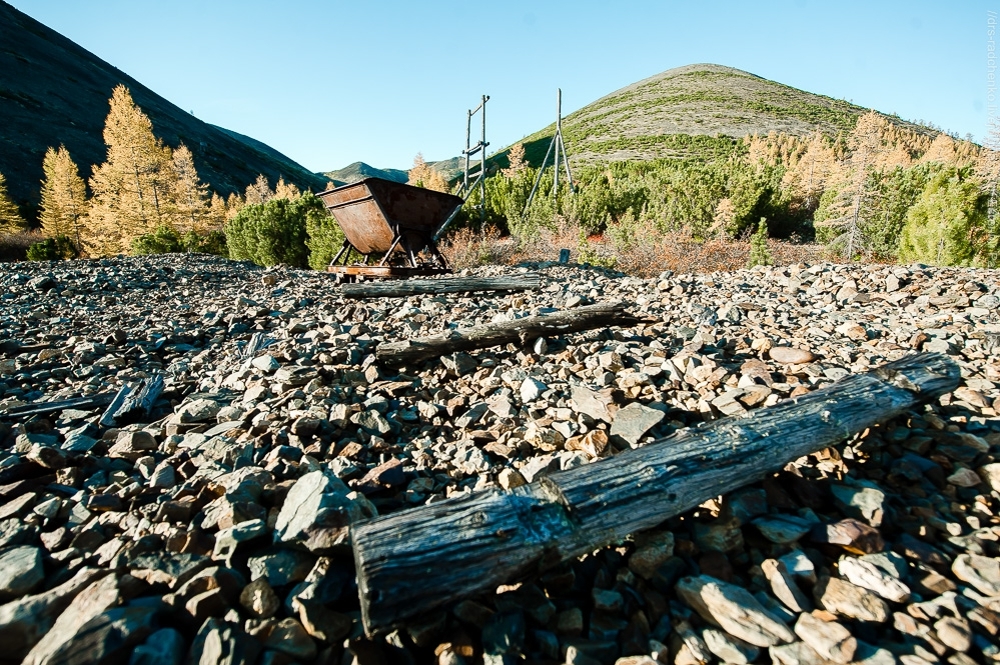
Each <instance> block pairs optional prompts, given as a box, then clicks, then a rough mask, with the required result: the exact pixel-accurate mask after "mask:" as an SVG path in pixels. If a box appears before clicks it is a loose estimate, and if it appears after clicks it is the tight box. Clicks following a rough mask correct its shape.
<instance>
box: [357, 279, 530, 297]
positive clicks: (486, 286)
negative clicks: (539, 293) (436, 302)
mask: <svg viewBox="0 0 1000 665" xmlns="http://www.w3.org/2000/svg"><path fill="white" fill-rule="evenodd" d="M541 283H542V278H541V276H539V275H538V273H526V274H524V275H505V276H502V277H448V278H441V279H411V280H405V281H404V280H398V281H391V282H361V283H358V284H344V285H343V286H341V287H340V292H341V293H342V294H344V295H345V296H346V297H348V298H403V297H406V296H412V295H416V294H419V293H435V294H436V293H470V292H473V291H530V290H533V289H537V288H538V287H539V286H540V285H541Z"/></svg>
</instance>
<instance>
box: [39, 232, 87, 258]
mask: <svg viewBox="0 0 1000 665" xmlns="http://www.w3.org/2000/svg"><path fill="white" fill-rule="evenodd" d="M77 256H79V252H78V251H77V249H76V245H74V244H73V241H72V240H70V239H69V236H56V237H55V238H46V239H45V240H42V241H41V242H36V243H34V244H32V245H31V246H30V247H28V254H27V258H28V260H29V261H61V260H62V259H75V258H76V257H77Z"/></svg>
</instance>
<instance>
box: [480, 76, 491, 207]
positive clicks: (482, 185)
mask: <svg viewBox="0 0 1000 665" xmlns="http://www.w3.org/2000/svg"><path fill="white" fill-rule="evenodd" d="M488 99H489V97H487V96H486V95H483V103H482V109H483V137H482V139H481V141H480V145H481V146H482V148H481V149H482V152H480V153H479V222H480V226H482V225H483V223H485V222H486V146H487V145H489V144H488V143H486V100H488Z"/></svg>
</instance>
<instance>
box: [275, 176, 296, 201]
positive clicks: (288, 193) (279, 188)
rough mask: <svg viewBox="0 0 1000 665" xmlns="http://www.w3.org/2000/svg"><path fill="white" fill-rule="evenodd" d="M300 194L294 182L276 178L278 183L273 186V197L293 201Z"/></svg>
mask: <svg viewBox="0 0 1000 665" xmlns="http://www.w3.org/2000/svg"><path fill="white" fill-rule="evenodd" d="M300 196H302V192H300V191H299V188H298V187H296V186H295V183H291V182H285V179H284V178H281V177H279V178H278V184H276V185H275V186H274V198H276V199H288V200H289V201H294V200H296V199H297V198H299V197H300Z"/></svg>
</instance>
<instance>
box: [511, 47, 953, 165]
mask: <svg viewBox="0 0 1000 665" xmlns="http://www.w3.org/2000/svg"><path fill="white" fill-rule="evenodd" d="M867 110H868V109H865V108H862V107H860V106H856V105H854V104H851V103H848V102H845V101H843V100H838V99H832V98H830V97H824V96H822V95H817V94H813V93H810V92H805V91H803V90H799V89H797V88H792V87H790V86H787V85H783V84H781V83H776V82H774V81H770V80H768V79H764V78H761V77H759V76H755V75H753V74H750V73H748V72H744V71H741V70H739V69H734V68H732V67H724V66H721V65H712V64H697V65H686V66H684V67H677V68H675V69H670V70H667V71H665V72H663V73H661V74H657V75H656V76H652V77H650V78H647V79H644V80H642V81H638V82H637V83H633V84H632V85H629V86H626V87H624V88H622V89H620V90H616V91H615V92H612V93H611V94H609V95H606V96H604V97H601V98H600V99H598V100H597V101H595V102H592V103H590V104H588V105H587V106H584V107H583V108H581V109H580V110H578V111H576V112H574V113H572V114H570V115H568V116H567V117H565V118H563V136H564V138H565V142H566V147H567V150H568V152H569V155H570V160H571V163H593V162H597V161H620V160H648V159H657V158H665V157H666V158H669V157H676V158H683V157H696V158H704V157H708V156H711V155H712V154H713V153H716V152H718V151H726V149H727V146H728V145H730V144H731V141H732V139H735V138H740V137H743V136H747V135H750V134H767V133H768V132H771V131H776V132H785V133H787V134H796V135H800V136H804V135H808V134H811V133H813V132H814V131H816V130H817V129H818V130H820V131H823V132H825V133H828V134H834V135H835V134H836V133H837V132H840V131H849V130H850V129H851V128H853V127H854V123H855V121H856V119H857V117H858V116H859V115H861V114H862V113H864V112H866V111H867ZM893 120H894V122H897V123H898V124H900V125H906V126H908V127H911V128H913V129H916V130H917V131H921V132H926V133H928V134H929V135H933V134H936V133H937V132H935V131H933V130H931V129H928V128H925V127H920V126H919V125H914V124H912V123H908V122H905V121H903V120H899V119H898V118H893ZM554 133H555V123H553V124H551V125H549V126H548V127H545V128H544V129H542V130H540V131H538V132H536V133H534V134H532V135H531V136H528V137H527V138H525V139H523V141H522V142H523V143H524V145H525V152H526V156H527V159H528V161H529V162H531V163H533V164H538V163H540V162H541V160H542V158H543V157H544V155H545V150H546V149H547V148H548V145H549V139H550V138H551V137H552V135H553V134H554ZM503 152H504V153H505V152H506V150H504V151H503ZM502 162H505V160H501V163H502Z"/></svg>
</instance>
